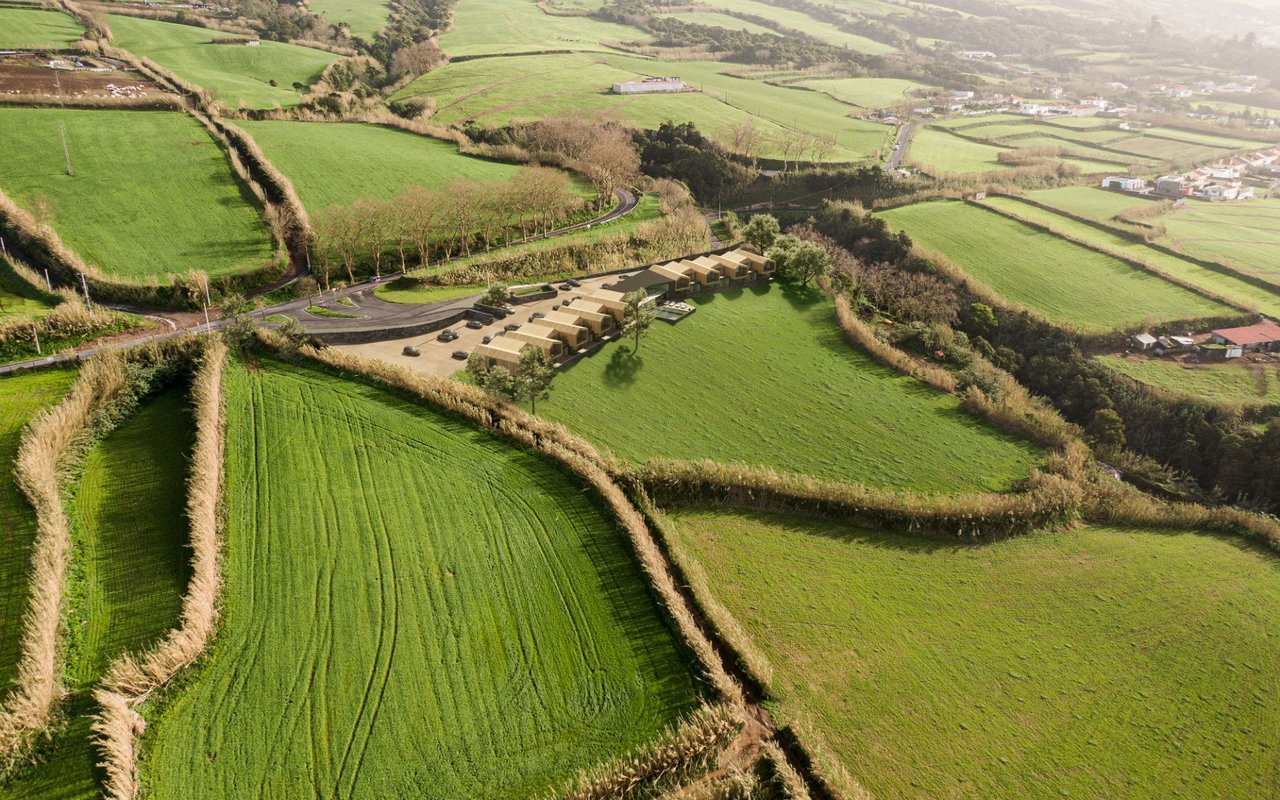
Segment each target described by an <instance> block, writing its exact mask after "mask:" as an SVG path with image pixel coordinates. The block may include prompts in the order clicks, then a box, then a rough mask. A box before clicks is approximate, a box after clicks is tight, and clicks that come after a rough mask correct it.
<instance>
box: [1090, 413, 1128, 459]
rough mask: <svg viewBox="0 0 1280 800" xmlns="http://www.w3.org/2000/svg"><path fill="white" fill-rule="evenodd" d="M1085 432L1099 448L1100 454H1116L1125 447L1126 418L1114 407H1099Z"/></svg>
mask: <svg viewBox="0 0 1280 800" xmlns="http://www.w3.org/2000/svg"><path fill="white" fill-rule="evenodd" d="M1085 432H1086V433H1088V434H1089V438H1090V439H1092V440H1093V443H1094V446H1096V447H1097V448H1098V454H1099V455H1102V456H1104V457H1106V456H1114V455H1115V454H1116V453H1119V452H1120V451H1121V450H1123V449H1124V444H1125V437H1124V420H1122V419H1120V415H1119V414H1117V413H1116V412H1115V410H1113V409H1110V408H1100V409H1098V411H1097V413H1095V414H1094V415H1093V419H1092V420H1090V421H1089V426H1088V428H1086V429H1085Z"/></svg>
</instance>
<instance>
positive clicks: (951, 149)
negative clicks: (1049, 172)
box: [904, 128, 1009, 175]
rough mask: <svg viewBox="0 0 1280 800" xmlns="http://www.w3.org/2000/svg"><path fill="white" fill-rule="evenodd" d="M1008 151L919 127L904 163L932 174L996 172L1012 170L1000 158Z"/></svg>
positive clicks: (908, 147) (913, 136)
mask: <svg viewBox="0 0 1280 800" xmlns="http://www.w3.org/2000/svg"><path fill="white" fill-rule="evenodd" d="M1007 149H1008V148H1005V147H996V146H995V145H990V144H983V143H982V142H973V141H970V140H968V139H961V138H960V137H959V136H952V135H951V134H949V133H946V132H944V131H939V130H933V129H932V128H920V129H918V130H916V132H915V133H914V134H913V135H912V137H911V143H910V144H909V145H907V153H906V156H905V157H904V160H905V161H908V162H910V163H913V164H916V165H917V166H919V167H920V169H922V170H924V171H925V172H927V173H929V174H931V175H948V174H961V173H968V172H993V171H995V170H1000V169H1007V168H1008V167H1009V165H1008V164H1004V163H1001V162H1000V161H999V160H998V158H997V157H998V156H999V155H1000V154H1001V153H1003V152H1004V151H1005V150H1007Z"/></svg>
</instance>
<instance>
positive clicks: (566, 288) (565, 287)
mask: <svg viewBox="0 0 1280 800" xmlns="http://www.w3.org/2000/svg"><path fill="white" fill-rule="evenodd" d="M556 288H557V289H559V290H560V291H562V292H567V291H569V290H570V289H572V288H573V284H571V283H569V282H568V281H565V282H564V283H562V284H560V285H559V286H557V287H556Z"/></svg>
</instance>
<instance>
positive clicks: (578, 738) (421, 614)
mask: <svg viewBox="0 0 1280 800" xmlns="http://www.w3.org/2000/svg"><path fill="white" fill-rule="evenodd" d="M226 391H227V415H228V420H227V443H228V445H227V446H228V453H227V475H226V485H227V486H228V487H229V494H228V497H227V528H226V549H225V557H224V574H225V579H226V585H225V589H224V598H225V605H224V611H223V620H224V626H223V630H222V632H221V634H220V636H219V640H218V642H217V644H216V645H215V647H214V651H213V655H212V657H211V658H210V660H209V661H208V663H207V664H206V666H205V667H204V668H203V670H202V671H201V673H200V675H199V677H198V678H197V679H196V680H195V681H194V682H193V684H192V685H191V686H190V687H189V688H188V689H187V691H186V692H185V693H184V694H182V695H181V696H179V697H176V698H175V699H174V701H173V703H172V704H171V705H170V706H169V707H168V708H167V709H166V710H165V712H164V714H163V716H162V717H161V718H160V719H158V720H155V721H153V723H152V733H151V734H149V735H150V736H151V739H150V742H149V743H148V747H149V748H150V749H151V758H150V760H149V762H148V763H146V764H144V772H145V776H146V780H147V782H148V784H149V785H150V787H151V788H150V792H151V793H150V795H149V796H150V797H153V798H156V800H160V799H161V798H170V797H181V798H185V797H191V796H202V797H224V798H239V797H284V796H294V795H296V794H297V792H298V791H303V792H305V793H306V794H309V795H311V794H314V795H323V796H330V795H341V796H344V797H347V796H353V795H354V796H359V797H388V796H396V795H403V794H408V795H413V796H416V797H440V798H446V797H448V798H452V797H475V798H494V797H522V798H523V797H530V796H538V795H540V794H541V793H542V792H544V791H545V790H546V789H547V788H548V787H549V786H551V785H553V784H558V783H559V782H560V781H561V780H562V779H564V778H566V777H567V776H569V775H570V774H572V773H574V772H575V771H576V770H577V769H579V768H581V767H584V766H588V765H590V764H593V763H596V762H598V761H600V760H602V759H605V758H608V757H610V756H614V755H618V754H619V753H621V752H622V751H624V750H627V749H629V748H631V747H633V746H635V745H637V744H639V743H641V742H644V741H646V740H647V739H649V738H652V737H653V736H654V735H656V734H657V733H658V732H659V731H660V730H661V729H662V728H663V727H664V726H665V725H667V724H668V723H670V722H671V721H672V720H673V718H674V717H675V715H676V714H678V713H683V712H685V711H688V710H690V709H691V707H692V705H693V704H694V702H695V700H696V692H697V690H696V689H695V683H694V678H693V675H692V672H691V666H690V662H689V661H687V660H686V658H685V656H684V654H683V653H682V652H681V650H680V649H679V648H678V646H677V643H676V639H675V636H674V634H673V633H672V632H671V631H670V629H668V627H667V626H666V625H665V624H664V622H663V620H662V619H661V618H660V617H659V616H658V611H657V609H656V608H655V606H654V603H653V600H652V599H651V596H650V594H649V592H648V590H647V588H646V584H645V581H644V579H643V577H642V575H641V573H640V570H639V568H638V566H637V564H636V562H635V560H634V556H633V555H632V553H631V552H630V551H629V549H628V544H627V541H626V539H625V538H624V537H623V535H622V533H621V532H620V531H619V530H618V529H617V527H616V526H615V525H614V523H613V522H612V521H610V520H609V519H608V518H606V517H605V516H603V515H602V513H601V511H600V509H599V508H598V507H596V506H595V505H593V503H592V502H591V500H590V498H589V497H588V496H586V495H584V494H583V493H582V491H581V487H580V486H579V485H578V484H577V483H576V482H575V481H571V480H569V479H567V478H566V477H565V476H564V474H563V473H562V472H560V471H558V470H556V469H555V468H553V467H552V466H550V465H548V464H547V463H545V462H543V461H541V460H539V459H537V458H536V457H534V456H532V455H529V454H527V453H524V452H522V451H519V450H516V449H514V448H511V447H508V446H505V445H503V444H502V443H500V442H499V441H497V440H495V439H493V438H492V437H490V436H488V435H486V434H484V433H481V432H479V431H476V430H474V429H472V428H470V427H468V426H466V425H464V424H462V423H459V422H456V421H454V420H452V419H448V418H445V417H443V416H441V415H439V414H437V413H435V412H433V411H430V410H428V409H425V408H423V407H422V406H420V405H415V404H412V403H409V402H406V401H405V400H402V399H400V398H399V397H398V396H396V395H393V394H391V393H388V392H386V391H383V390H380V389H376V388H372V387H369V386H367V385H365V384H362V383H356V382H351V381H346V380H343V379H339V378H335V377H332V376H330V375H328V374H325V373H322V372H319V371H316V370H313V369H309V368H304V367H291V366H284V365H279V364H275V363H269V364H266V365H263V366H261V367H256V368H255V369H253V370H252V371H246V370H244V369H241V368H230V369H229V370H228V374H227V377H226Z"/></svg>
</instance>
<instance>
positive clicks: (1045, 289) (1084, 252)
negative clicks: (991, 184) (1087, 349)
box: [881, 201, 1238, 331]
mask: <svg viewBox="0 0 1280 800" xmlns="http://www.w3.org/2000/svg"><path fill="white" fill-rule="evenodd" d="M881 216H883V217H884V218H885V219H886V220H888V222H889V223H890V224H891V225H893V226H894V227H895V228H899V229H901V230H904V231H906V232H907V233H908V234H909V235H910V236H911V238H912V240H914V241H915V242H916V243H917V244H919V245H921V246H922V247H924V248H926V249H928V250H932V251H935V252H938V253H941V254H942V255H943V256H946V257H947V258H948V259H950V260H951V261H952V262H954V263H955V264H956V265H958V266H959V267H961V268H962V269H964V270H965V271H966V272H968V273H969V274H970V275H972V276H973V277H974V278H976V279H977V280H979V281H981V282H982V283H985V284H986V285H988V286H990V287H991V288H992V289H993V290H994V291H995V292H996V293H997V294H999V295H1001V296H1003V297H1005V298H1007V299H1009V300H1011V301H1013V302H1015V303H1018V304H1021V305H1024V306H1026V307H1028V308H1030V309H1032V310H1034V311H1037V312H1039V313H1040V314H1042V315H1044V316H1045V317H1048V318H1049V319H1050V320H1053V321H1054V322H1058V323H1067V324H1070V325H1073V326H1076V327H1079V328H1081V329H1083V330H1088V331H1107V330H1117V329H1121V328H1125V327H1128V326H1133V325H1137V324H1139V323H1142V322H1144V321H1159V320H1176V319H1193V318H1200V317H1213V316H1229V315H1232V314H1236V313H1238V312H1237V311H1236V310H1235V309H1232V308H1231V307H1230V306H1226V305H1223V304H1222V303H1218V302H1216V301H1213V300H1210V299H1208V298H1206V297H1202V296H1200V295H1197V294H1195V293H1194V292H1192V291H1190V290H1189V289H1184V288H1182V287H1181V286H1178V285H1177V284H1174V283H1171V282H1169V281H1166V280H1164V279H1162V278H1160V277H1158V276H1156V275H1153V274H1151V273H1149V272H1145V271H1143V270H1142V269H1140V268H1138V267H1135V266H1131V265H1129V264H1127V263H1125V262H1123V261H1120V260H1119V259H1116V258H1113V257H1111V256H1109V255H1106V254H1104V253H1099V252H1097V251H1094V250H1090V249H1089V248H1087V247H1084V246H1082V245H1078V244H1075V243H1073V242H1069V241H1067V240H1065V239H1059V238H1057V237H1055V236H1052V235H1049V234H1046V233H1044V232H1043V231H1040V230H1037V229H1035V228H1033V227H1031V226H1029V225H1025V224H1023V223H1021V222H1018V221H1017V220H1012V219H1009V218H1007V217H1002V216H1000V215H999V214H996V213H994V212H992V211H986V210H984V209H981V208H976V207H974V206H971V205H967V204H965V203H960V202H950V201H946V202H933V203H920V204H917V205H911V206H903V207H902V208H895V209H890V210H888V211H884V212H881Z"/></svg>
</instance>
